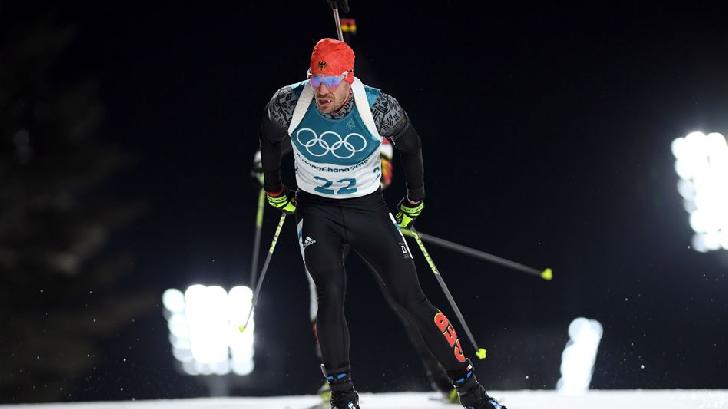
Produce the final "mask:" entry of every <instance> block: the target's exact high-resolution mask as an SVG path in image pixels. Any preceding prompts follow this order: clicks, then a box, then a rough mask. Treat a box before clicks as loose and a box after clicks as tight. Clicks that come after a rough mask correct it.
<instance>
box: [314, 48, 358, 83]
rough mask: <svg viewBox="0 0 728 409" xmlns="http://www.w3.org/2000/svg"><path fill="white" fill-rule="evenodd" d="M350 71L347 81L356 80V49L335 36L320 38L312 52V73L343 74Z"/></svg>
mask: <svg viewBox="0 0 728 409" xmlns="http://www.w3.org/2000/svg"><path fill="white" fill-rule="evenodd" d="M347 71H350V73H349V75H348V76H347V77H346V82H348V83H349V84H351V83H352V82H354V50H352V49H351V47H349V45H348V44H346V43H345V42H343V41H339V40H334V39H333V38H324V39H321V40H319V41H318V42H317V43H316V45H315V46H314V47H313V52H312V53H311V75H341V74H342V73H344V72H347Z"/></svg>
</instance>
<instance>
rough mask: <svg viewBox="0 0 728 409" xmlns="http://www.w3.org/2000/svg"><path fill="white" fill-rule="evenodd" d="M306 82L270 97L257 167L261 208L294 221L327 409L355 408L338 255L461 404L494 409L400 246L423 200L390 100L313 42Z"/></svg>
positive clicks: (339, 52) (416, 166) (350, 60)
mask: <svg viewBox="0 0 728 409" xmlns="http://www.w3.org/2000/svg"><path fill="white" fill-rule="evenodd" d="M310 62H311V64H310V69H309V79H308V80H306V81H302V82H299V83H296V84H292V85H289V86H285V87H283V88H281V89H279V90H278V91H277V92H276V93H275V94H274V96H273V98H272V99H271V101H270V102H269V103H268V105H267V107H266V108H267V109H266V111H267V112H266V115H264V118H263V121H262V124H261V140H260V143H261V159H262V167H263V172H264V175H265V178H264V188H265V191H266V197H267V201H268V203H269V204H270V205H271V206H273V207H275V208H277V209H279V210H281V211H283V212H285V213H288V214H295V215H296V221H297V230H298V238H299V244H300V247H301V254H302V255H303V259H304V263H305V266H306V270H307V271H308V272H309V273H310V275H311V277H312V278H313V280H314V283H315V288H316V296H317V297H316V299H317V307H318V313H317V326H316V328H317V334H318V340H319V345H320V348H321V356H322V365H321V366H322V371H323V373H324V376H325V378H326V380H327V382H328V383H329V386H330V389H331V406H332V409H359V398H358V395H357V393H356V390H355V389H354V384H353V382H352V377H351V366H350V362H349V331H348V324H347V322H346V318H345V316H344V298H345V291H346V272H345V270H344V265H343V261H344V260H343V259H344V252H345V249H346V248H347V247H350V248H351V249H352V250H354V251H356V252H357V254H359V255H360V256H361V257H362V258H363V259H364V261H365V262H366V263H367V264H368V265H370V266H371V267H372V268H373V270H374V271H375V272H376V274H377V276H378V281H379V282H380V284H381V286H382V290H383V291H384V292H386V293H387V294H388V296H389V297H390V298H391V300H392V302H393V303H394V305H395V306H396V308H397V309H398V310H399V311H400V312H401V314H403V315H404V316H406V317H407V321H409V322H411V323H412V324H413V326H414V327H416V330H417V332H419V336H420V337H421V338H422V340H423V341H424V344H425V345H426V347H427V348H428V349H429V351H430V352H431V353H432V355H433V356H435V357H436V358H437V360H438V361H439V363H440V364H441V365H442V366H443V367H444V368H445V369H446V371H447V374H448V376H449V378H450V380H451V382H452V384H453V386H454V387H455V388H456V390H457V393H458V396H459V398H460V402H461V404H462V405H463V406H464V407H465V408H470V409H503V408H504V406H502V405H500V404H499V403H498V402H496V401H495V400H494V399H493V398H491V397H490V396H488V395H487V393H486V391H485V388H483V386H481V385H480V383H479V382H478V381H477V379H476V377H475V374H474V370H473V367H472V365H471V363H470V361H469V360H468V359H467V358H466V357H465V355H464V354H463V351H462V348H461V346H460V341H459V340H458V339H457V335H456V333H455V330H454V328H453V326H452V325H451V323H450V321H449V320H448V318H447V317H446V316H445V315H444V314H443V313H442V312H441V311H439V310H438V309H437V308H435V307H434V306H433V305H432V304H431V303H430V302H429V300H428V299H427V297H426V296H425V295H424V293H423V292H422V289H421V287H420V284H419V280H418V278H417V272H416V269H415V266H414V262H413V260H412V255H411V253H410V250H409V247H408V246H407V243H406V241H405V240H404V237H403V236H402V234H401V233H400V232H399V228H409V227H410V226H411V224H412V223H413V221H414V220H415V219H416V218H417V217H418V216H419V215H420V213H421V212H422V209H423V207H424V204H423V200H424V198H425V188H424V177H423V166H422V151H421V146H420V138H419V136H418V134H417V132H416V131H415V129H414V127H413V126H412V124H411V123H410V121H409V118H408V117H407V114H406V113H405V111H404V110H403V109H402V107H401V106H400V105H399V103H398V102H397V100H396V99H394V98H393V97H391V96H389V95H387V94H385V93H382V92H381V91H379V90H377V89H375V88H371V87H368V86H365V85H364V84H362V83H361V81H360V80H359V79H358V78H356V77H354V51H353V50H352V49H351V48H350V47H349V46H348V45H347V44H346V43H344V42H342V41H338V40H334V39H322V40H320V41H319V42H318V43H317V44H316V45H315V47H314V49H313V52H312V53H311V61H310ZM382 138H386V139H388V140H389V141H390V142H391V143H392V145H393V146H394V148H395V149H397V150H398V152H399V153H400V161H401V163H402V169H403V171H404V175H405V179H406V182H407V195H406V197H405V198H403V199H402V200H401V201H400V202H399V204H398V206H397V207H398V210H397V216H396V219H395V218H393V217H392V215H391V214H390V213H389V210H388V208H387V205H386V203H385V202H384V199H383V197H382V194H381V188H380V178H381V174H382V169H381V162H380V158H379V152H380V145H381V143H382ZM288 141H290V144H291V146H292V148H293V156H294V165H295V170H296V181H297V185H298V189H299V190H298V192H297V193H294V192H292V191H290V190H288V189H287V188H286V187H285V185H284V184H283V183H282V180H281V171H280V168H281V156H282V146H283V145H284V142H285V143H288Z"/></svg>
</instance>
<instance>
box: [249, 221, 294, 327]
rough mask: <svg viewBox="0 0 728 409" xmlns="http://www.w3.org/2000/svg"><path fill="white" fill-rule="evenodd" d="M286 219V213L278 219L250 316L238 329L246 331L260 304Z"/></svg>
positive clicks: (251, 305)
mask: <svg viewBox="0 0 728 409" xmlns="http://www.w3.org/2000/svg"><path fill="white" fill-rule="evenodd" d="M285 221H286V214H285V213H283V214H281V219H280V220H279V221H278V226H276V230H275V232H274V233H273V240H272V241H271V243H270V248H268V255H267V256H266V257H265V261H264V262H263V268H262V269H261V270H260V279H259V280H258V282H257V284H256V286H255V292H253V299H252V300H251V303H250V310H249V311H248V317H247V318H245V322H244V323H243V325H241V326H240V327H239V328H238V329H239V330H240V332H243V331H245V328H246V327H247V326H248V322H250V317H251V316H252V315H253V310H255V306H256V305H257V304H258V299H259V298H260V289H261V287H262V286H263V280H264V279H265V274H266V273H267V272H268V266H269V265H270V259H271V257H273V251H275V249H276V243H278V236H280V235H281V230H283V223H284V222H285Z"/></svg>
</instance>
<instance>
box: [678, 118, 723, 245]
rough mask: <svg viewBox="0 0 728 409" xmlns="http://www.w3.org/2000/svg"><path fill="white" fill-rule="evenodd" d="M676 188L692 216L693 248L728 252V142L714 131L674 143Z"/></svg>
mask: <svg viewBox="0 0 728 409" xmlns="http://www.w3.org/2000/svg"><path fill="white" fill-rule="evenodd" d="M672 153H673V155H675V172H677V174H678V176H679V177H680V181H679V182H678V185H677V190H678V193H680V196H682V198H683V201H684V206H685V210H687V211H688V212H689V213H690V219H689V220H690V227H692V228H693V230H694V231H695V234H694V235H693V243H692V244H693V248H694V249H695V250H697V251H700V252H707V251H710V250H719V249H728V210H726V209H728V142H726V138H725V137H724V136H723V135H721V134H719V133H717V132H712V133H709V134H707V135H706V134H704V133H702V132H697V131H696V132H690V133H689V134H688V135H687V136H685V137H684V138H677V139H675V140H674V141H672Z"/></svg>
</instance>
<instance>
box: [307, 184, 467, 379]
mask: <svg viewBox="0 0 728 409" xmlns="http://www.w3.org/2000/svg"><path fill="white" fill-rule="evenodd" d="M297 202H298V204H297V214H296V217H297V223H298V238H299V243H300V244H301V252H302V254H303V258H304V262H305V264H306V268H307V270H308V272H309V273H310V274H311V277H312V278H313V280H314V282H315V284H316V295H317V302H318V317H317V333H318V340H319V345H320V347H321V355H322V360H323V364H324V369H325V370H326V372H327V373H335V372H337V371H340V370H348V369H349V367H350V363H349V330H348V324H347V322H346V317H345V315H344V300H345V296H346V271H345V269H344V259H345V249H346V247H350V248H351V250H353V251H355V252H356V253H357V254H358V255H359V256H361V257H362V258H363V259H364V261H365V262H366V263H367V264H369V265H370V266H371V267H372V269H373V270H374V271H375V274H377V276H378V281H379V283H380V285H381V287H382V290H383V291H385V292H387V295H388V298H390V299H391V303H392V304H393V307H394V308H396V310H397V312H398V313H399V314H400V315H401V317H402V318H403V321H407V322H409V323H411V324H412V325H413V326H414V327H415V328H416V330H417V331H418V332H419V335H420V336H421V338H422V340H424V344H425V345H426V347H427V348H428V349H429V351H430V352H431V353H432V355H434V356H435V357H436V359H437V360H438V361H439V363H440V364H441V365H442V367H443V368H445V370H447V372H448V373H451V374H457V373H462V372H464V371H465V370H466V368H467V365H468V363H467V360H466V359H465V357H464V355H463V353H462V348H461V347H460V342H459V341H458V340H457V335H456V334H455V330H454V329H453V327H452V325H450V323H449V320H448V319H447V317H445V316H444V315H443V314H442V313H441V312H440V311H439V310H438V309H437V308H435V307H434V306H433V305H432V304H431V303H430V302H429V300H428V299H427V297H426V296H425V294H424V293H423V292H422V288H421V287H420V283H419V279H418V277H417V271H416V270H415V265H414V262H413V260H412V254H411V252H410V250H409V247H408V246H407V243H406V241H405V240H404V237H403V236H402V234H401V233H400V232H399V230H398V228H397V226H396V224H395V222H394V219H393V218H392V216H391V215H390V213H389V209H388V208H387V205H386V203H385V201H384V198H383V197H382V194H381V192H380V191H377V192H374V193H372V194H369V195H366V196H363V197H358V198H351V199H329V198H324V197H320V196H316V195H312V194H308V193H305V192H299V194H298V197H297Z"/></svg>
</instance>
